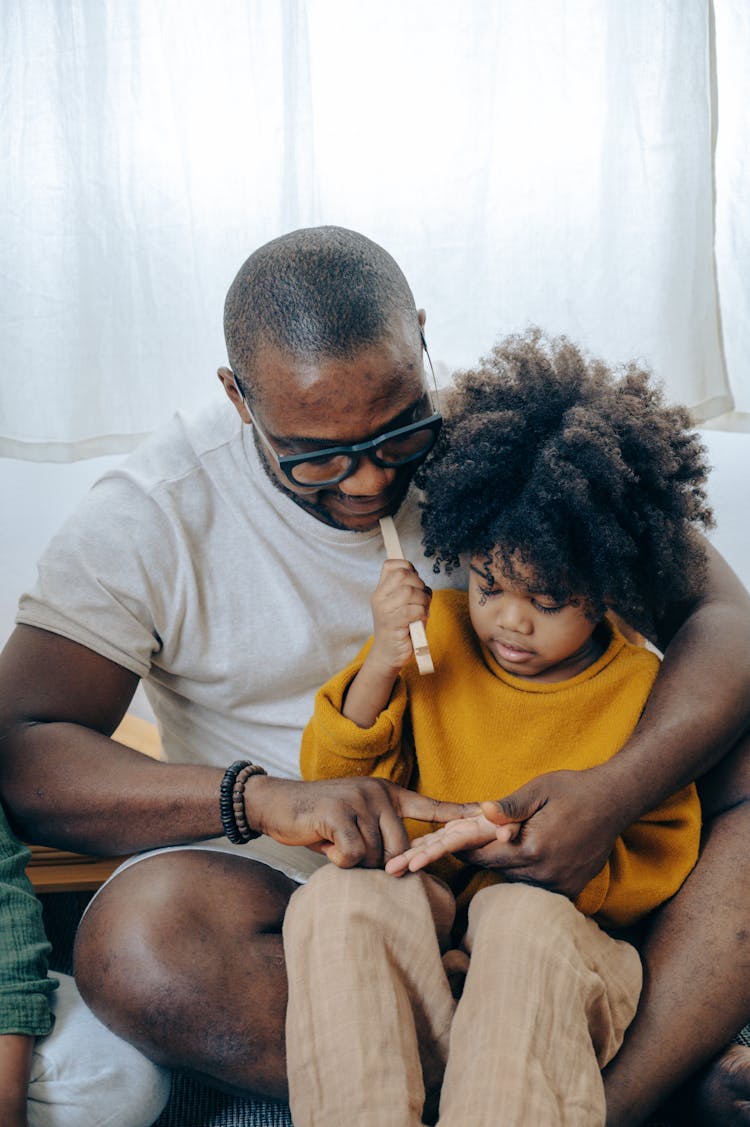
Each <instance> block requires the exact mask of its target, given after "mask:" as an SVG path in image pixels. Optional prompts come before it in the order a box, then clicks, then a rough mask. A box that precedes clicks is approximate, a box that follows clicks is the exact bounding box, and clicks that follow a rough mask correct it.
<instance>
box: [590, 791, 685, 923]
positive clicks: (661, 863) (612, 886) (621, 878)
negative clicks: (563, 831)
mask: <svg viewBox="0 0 750 1127" xmlns="http://www.w3.org/2000/svg"><path fill="white" fill-rule="evenodd" d="M700 833H701V810H700V802H699V799H698V792H697V790H696V788H695V785H693V784H691V785H690V786H688V787H684V788H683V790H681V791H678V792H677V794H674V795H672V797H671V798H668V799H667V800H666V801H665V802H663V803H662V804H661V805H660V806H658V807H656V809H655V810H652V811H651V812H650V813H648V814H644V816H643V817H642V818H639V820H638V821H637V822H635V823H634V825H632V826H630V828H629V829H628V830H626V832H625V833H624V834H622V836H621V837H619V838H618V839H617V841H616V842H615V847H614V849H613V851H612V853H611V855H610V858H609V860H608V862H607V864H606V865H605V866H604V868H603V869H602V870H601V872H599V873H597V875H596V876H595V877H594V878H593V880H591V881H590V882H589V883H588V884H587V885H586V887H585V888H584V889H583V891H582V892H581V894H580V895H579V897H578V899H577V900H576V906H577V907H578V908H579V909H580V910H581V911H582V912H583V913H584V914H585V915H587V916H595V917H596V919H597V920H598V922H599V923H601V924H603V925H604V926H605V927H627V926H629V925H630V924H633V923H635V922H636V921H637V920H639V919H640V918H641V917H642V916H645V915H646V914H647V913H648V912H651V911H653V910H654V909H655V908H658V907H659V905H660V904H663V903H664V901H665V900H668V899H669V898H670V896H674V894H675V892H677V890H678V888H679V887H680V885H681V884H682V883H683V881H684V880H685V879H686V877H687V876H688V874H689V873H690V871H691V869H692V868H693V866H694V865H695V863H696V861H697V860H698V850H699V847H700Z"/></svg>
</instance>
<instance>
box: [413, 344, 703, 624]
mask: <svg viewBox="0 0 750 1127" xmlns="http://www.w3.org/2000/svg"><path fill="white" fill-rule="evenodd" d="M454 385H455V386H454V388H453V389H451V391H449V392H448V393H447V399H446V411H445V425H444V427H443V431H442V433H441V435H440V437H439V440H438V443H437V445H436V447H435V450H434V451H433V453H432V455H431V456H430V458H429V459H428V460H427V462H426V463H425V465H424V466H422V467H421V468H420V470H419V472H418V474H417V482H418V484H419V485H420V486H421V487H422V488H423V489H424V490H425V501H424V503H423V506H422V507H423V512H422V526H423V530H424V545H425V551H426V554H427V555H428V556H431V557H434V558H435V564H434V570H435V571H438V570H439V569H440V566H441V565H442V566H444V567H445V570H446V571H450V570H452V569H453V568H455V567H457V566H458V564H459V556H461V555H466V554H482V555H486V556H488V557H489V558H492V557H493V556H495V553H496V552H499V554H498V555H497V556H495V558H496V559H497V561H498V563H499V564H500V565H501V566H502V568H503V570H504V571H506V573H507V574H508V575H510V576H512V577H513V578H514V579H515V580H519V579H520V577H519V575H518V572H517V571H516V569H515V568H514V561H515V563H516V564H518V563H521V564H524V565H525V566H526V567H527V568H529V567H530V568H531V570H532V572H533V586H534V589H535V590H537V591H544V592H547V593H549V594H551V595H553V596H554V597H555V598H557V599H560V600H561V601H563V600H565V599H568V598H570V597H573V596H584V597H585V599H586V600H587V602H588V603H589V604H590V607H591V613H592V615H596V616H599V615H600V614H601V613H603V611H604V610H605V608H606V607H611V608H612V609H613V610H614V611H616V612H617V613H618V614H619V615H621V617H622V618H624V619H625V620H626V621H627V622H629V623H630V624H631V625H632V626H634V627H636V628H637V629H639V630H641V631H643V632H644V633H646V634H652V633H653V630H654V625H655V623H657V622H658V621H659V619H660V618H661V616H662V614H663V612H664V610H665V608H666V607H668V606H674V605H675V604H677V603H678V602H680V601H682V600H687V599H691V598H693V597H695V596H696V595H697V594H698V592H699V591H700V589H701V586H702V584H703V583H704V581H705V569H706V560H705V551H704V547H703V544H702V541H701V538H700V537H699V536H697V534H696V526H697V525H702V526H703V527H706V528H707V527H710V526H711V525H712V524H713V519H712V514H711V511H710V509H709V508H708V506H707V504H706V496H705V491H704V488H703V486H704V483H705V480H706V476H707V472H708V467H707V465H706V462H705V457H704V456H705V448H704V447H703V446H702V445H701V444H700V441H699V439H698V436H697V435H696V434H695V432H694V431H693V430H692V429H691V422H690V417H689V415H688V412H687V411H686V410H685V409H684V408H682V407H674V406H668V405H667V404H665V402H664V397H663V395H662V393H661V391H660V390H659V388H658V387H656V386H655V385H654V383H653V382H652V381H651V377H650V374H649V373H648V372H647V371H645V370H643V369H642V368H639V367H638V366H637V365H636V364H634V363H631V364H628V365H626V366H624V367H623V368H622V369H619V370H618V371H616V372H615V371H612V370H611V369H610V368H609V367H607V366H606V365H605V364H604V363H602V362H601V361H600V360H596V359H591V358H589V357H586V356H584V354H583V353H582V352H581V351H580V350H579V349H578V348H577V347H576V346H575V345H574V344H572V343H571V342H570V341H569V340H568V339H567V338H565V337H557V338H548V337H545V336H544V334H543V333H542V332H541V331H540V330H539V329H536V328H533V329H530V330H528V331H527V332H526V333H525V334H522V335H514V336H510V337H507V338H506V339H505V340H502V341H500V343H499V344H497V345H496V346H495V348H494V349H493V350H492V352H491V353H490V355H489V356H488V357H486V358H485V359H484V360H482V361H480V366H479V367H478V368H477V369H475V370H472V371H464V372H459V373H457V374H456V375H455V376H454Z"/></svg>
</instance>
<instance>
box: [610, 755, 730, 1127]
mask: <svg viewBox="0 0 750 1127" xmlns="http://www.w3.org/2000/svg"><path fill="white" fill-rule="evenodd" d="M701 798H702V801H703V803H704V819H705V822H706V829H705V836H704V844H703V849H702V852H701V858H700V861H699V863H698V865H697V866H696V868H695V870H694V871H693V872H692V873H691V875H690V877H689V878H688V880H687V881H686V882H685V884H684V885H683V887H682V888H681V889H680V891H679V892H678V894H677V895H676V896H675V897H674V898H673V899H672V900H671V901H670V902H669V903H668V904H666V905H665V907H664V908H662V909H661V911H660V912H659V913H658V915H657V917H656V918H655V921H654V923H653V925H652V927H651V930H650V932H649V934H648V936H647V939H646V941H645V942H644V944H643V946H642V947H641V954H642V957H643V962H644V988H643V994H642V996H641V1003H640V1006H639V1009H638V1013H637V1015H636V1018H635V1020H634V1022H633V1024H632V1025H631V1027H630V1029H629V1030H628V1033H627V1036H626V1039H625V1043H624V1045H623V1047H622V1049H621V1050H620V1052H619V1053H618V1054H617V1056H616V1057H615V1058H614V1060H613V1061H612V1062H611V1064H609V1065H608V1067H607V1069H606V1070H605V1073H604V1081H605V1091H606V1096H607V1127H637V1125H639V1124H642V1123H643V1122H644V1121H645V1120H646V1118H647V1117H648V1115H649V1114H650V1113H651V1112H653V1111H654V1110H655V1109H656V1108H657V1107H658V1106H659V1104H661V1103H662V1102H663V1100H664V1099H666V1097H667V1096H668V1095H669V1094H670V1093H671V1092H673V1091H674V1090H675V1089H676V1088H677V1087H678V1086H679V1085H680V1084H682V1083H684V1082H685V1081H686V1080H687V1079H688V1078H689V1077H690V1076H691V1075H692V1074H693V1073H695V1072H696V1071H697V1070H698V1069H700V1068H702V1067H703V1066H704V1065H706V1064H707V1062H710V1061H711V1060H712V1059H713V1058H715V1056H716V1054H717V1053H721V1052H722V1050H723V1049H724V1047H725V1046H727V1045H728V1043H729V1042H730V1041H731V1040H732V1037H733V1036H734V1035H735V1034H736V1033H737V1031H738V1029H741V1028H742V1026H743V1025H744V1024H745V1023H746V1021H747V1020H748V1018H750V884H748V882H747V880H746V879H745V874H746V873H747V865H748V859H749V858H750V739H745V741H744V742H743V743H741V744H740V745H738V747H737V748H736V749H735V751H734V752H733V753H732V754H731V755H730V756H728V757H727V758H726V760H725V761H724V763H723V764H721V765H720V766H719V767H718V768H716V769H715V771H713V772H712V773H711V775H710V776H708V777H707V778H706V780H705V785H704V786H702V788H701ZM729 1059H732V1058H727V1060H729ZM721 1060H722V1058H721V1057H720V1058H719V1060H718V1061H716V1063H715V1065H714V1066H713V1068H712V1069H710V1070H709V1072H710V1073H712V1074H713V1075H714V1077H715V1079H716V1081H718V1080H719V1079H720V1076H721V1073H722V1069H723V1067H724V1065H722V1063H721ZM733 1069H734V1071H733V1079H732V1086H733V1088H734V1089H735V1094H738V1093H739V1094H740V1096H741V1098H743V1099H745V1100H747V1099H750V1052H745V1053H742V1054H741V1060H740V1062H739V1064H738V1063H737V1061H736V1060H733ZM708 1081H709V1073H706V1075H705V1079H704V1081H703V1083H702V1085H701V1093H702V1096H701V1099H702V1103H701V1102H700V1101H698V1102H697V1103H695V1104H694V1106H693V1112H694V1114H696V1115H697V1116H698V1118H697V1119H696V1122H697V1123H700V1124H705V1125H706V1127H708V1125H709V1124H711V1125H712V1127H716V1124H718V1123H721V1124H722V1127H735V1125H740V1124H747V1123H750V1118H748V1114H747V1110H744V1111H742V1110H740V1109H737V1108H727V1107H726V1104H727V1084H726V1083H724V1084H718V1085H717V1084H714V1088H713V1094H712V1092H711V1086H710V1085H709V1083H708ZM720 1091H723V1092H724V1096H723V1097H722V1096H721V1095H720V1094H719V1093H720ZM743 1093H744V1094H743ZM719 1099H723V1103H722V1105H721V1107H722V1110H721V1112H720V1113H719V1112H717V1106H719V1105H718V1104H717V1100H719Z"/></svg>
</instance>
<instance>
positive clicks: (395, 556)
mask: <svg viewBox="0 0 750 1127" xmlns="http://www.w3.org/2000/svg"><path fill="white" fill-rule="evenodd" d="M380 531H381V532H382V534H383V541H384V543H385V550H386V552H387V554H388V559H389V560H403V559H405V558H406V557H405V556H404V551H403V548H402V547H401V541H400V540H399V538H398V532H397V531H396V526H395V524H394V523H393V517H381V518H380ZM409 633H410V634H411V644H412V646H413V647H414V657H415V658H416V660H417V669H418V670H419V672H420V673H434V672H435V666H434V665H433V664H432V657H431V655H430V647H429V646H428V645H427V635H426V633H425V629H424V622H420V621H419V620H417V621H416V622H410V623H409Z"/></svg>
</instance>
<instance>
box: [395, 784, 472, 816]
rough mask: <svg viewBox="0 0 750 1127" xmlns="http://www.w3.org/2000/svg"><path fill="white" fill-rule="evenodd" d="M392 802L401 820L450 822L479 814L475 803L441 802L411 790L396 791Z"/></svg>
mask: <svg viewBox="0 0 750 1127" xmlns="http://www.w3.org/2000/svg"><path fill="white" fill-rule="evenodd" d="M394 801H395V804H396V808H397V810H398V812H399V814H400V815H401V817H402V818H414V819H415V820H416V821H418V822H452V821H453V819H454V818H473V817H474V816H475V815H476V814H479V813H480V810H479V804H478V803H476V802H442V801H441V800H440V799H438V798H429V797H428V795H426V794H416V793H415V792H414V791H411V790H401V789H399V790H397V791H396V793H395V796H394Z"/></svg>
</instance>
